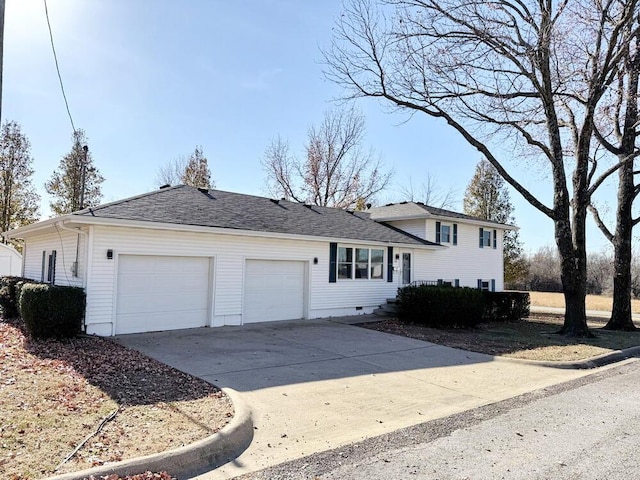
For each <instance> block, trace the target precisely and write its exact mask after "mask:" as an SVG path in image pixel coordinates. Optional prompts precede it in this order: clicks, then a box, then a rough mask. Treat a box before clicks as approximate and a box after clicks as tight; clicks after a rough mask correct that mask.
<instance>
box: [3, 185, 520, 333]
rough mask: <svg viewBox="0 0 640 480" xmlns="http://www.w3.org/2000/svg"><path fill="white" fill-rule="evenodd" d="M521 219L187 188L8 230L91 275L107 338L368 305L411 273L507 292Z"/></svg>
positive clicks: (27, 260) (38, 271)
mask: <svg viewBox="0 0 640 480" xmlns="http://www.w3.org/2000/svg"><path fill="white" fill-rule="evenodd" d="M509 228H512V227H510V226H508V225H502V224H496V223H493V222H487V221H483V220H479V219H476V218H472V217H468V216H464V215H460V214H457V213H454V212H448V211H445V210H438V209H432V208H430V207H427V206H424V205H421V204H416V203H403V204H396V205H388V206H386V207H380V208H375V209H371V210H368V211H365V212H351V211H345V210H340V209H334V208H327V207H317V206H311V205H303V204H300V203H296V202H289V201H285V200H274V199H268V198H262V197H256V196H250V195H242V194H238V193H230V192H223V191H218V190H211V191H209V190H205V189H197V188H192V187H187V186H177V187H168V188H163V189H160V190H157V191H154V192H151V193H147V194H144V195H140V196H137V197H132V198H128V199H124V200H121V201H117V202H113V203H109V204H106V205H102V206H99V207H94V208H88V209H85V210H81V211H78V212H74V213H72V214H69V215H65V216H61V217H58V218H53V219H49V220H45V221H42V222H38V223H35V224H32V225H28V226H25V227H21V228H18V229H16V230H12V231H10V232H6V233H5V235H6V236H8V237H10V238H21V239H23V240H24V253H23V257H24V258H23V275H24V276H25V277H28V278H32V279H35V280H41V281H49V282H52V283H55V284H58V285H75V286H80V287H83V288H84V289H85V291H86V294H87V311H86V317H85V329H86V332H87V333H89V334H97V335H106V336H109V335H117V334H125V333H133V332H145V331H155V330H169V329H178V328H192V327H201V326H213V327H215V326H222V325H241V324H245V323H251V322H263V321H273V320H288V319H300V318H321V317H329V316H338V315H355V314H361V313H370V312H372V311H373V310H374V309H375V308H376V307H377V306H379V305H380V304H381V303H383V302H384V301H385V299H387V298H389V297H394V296H395V295H396V292H397V289H398V287H399V286H402V285H404V284H408V283H411V282H413V281H437V280H442V281H451V282H452V284H456V285H460V286H472V287H478V286H479V287H481V288H486V289H494V290H501V289H502V288H503V280H502V276H503V273H502V271H503V267H502V236H503V232H504V231H505V230H506V229H509Z"/></svg>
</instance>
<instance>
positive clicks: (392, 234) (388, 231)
mask: <svg viewBox="0 0 640 480" xmlns="http://www.w3.org/2000/svg"><path fill="white" fill-rule="evenodd" d="M73 215H74V216H75V215H77V216H92V217H98V218H110V219H120V220H138V221H145V222H160V223H171V224H179V225H197V226H205V227H219V228H229V229H238V230H249V231H256V232H271V233H283V234H293V235H307V236H318V237H330V238H343V239H352V240H365V241H366V240H369V241H376V242H386V243H401V244H410V245H436V244H435V243H432V242H428V241H426V240H422V239H420V238H418V237H415V236H413V235H410V234H407V233H403V232H401V231H399V230H397V229H394V228H391V227H389V226H387V225H385V224H383V223H379V222H376V221H373V220H371V219H370V218H369V214H367V213H364V212H353V213H349V212H347V211H345V210H340V209H337V208H328V207H317V206H305V205H302V204H300V203H296V202H289V201H285V200H280V201H277V202H276V201H274V200H271V199H269V198H264V197H256V196H252V195H244V194H240V193H232V192H224V191H220V190H209V191H208V192H203V191H200V190H198V189H197V188H193V187H188V186H185V185H179V186H176V187H171V188H164V189H161V190H156V191H154V192H151V193H147V194H144V195H139V196H137V197H132V198H127V199H124V200H120V201H117V202H113V203H109V204H105V205H101V206H98V207H93V208H89V209H85V210H81V211H79V212H75V213H74V214H73Z"/></svg>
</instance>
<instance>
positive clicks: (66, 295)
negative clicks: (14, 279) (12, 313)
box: [20, 283, 85, 338]
mask: <svg viewBox="0 0 640 480" xmlns="http://www.w3.org/2000/svg"><path fill="white" fill-rule="evenodd" d="M20 312H21V313H22V318H23V320H24V323H25V326H26V328H27V331H28V332H29V333H30V334H31V335H32V336H34V337H35V338H52V337H53V338H70V337H73V336H75V335H76V334H78V333H80V331H81V328H82V319H83V318H84V312H85V294H84V290H83V289H82V288H79V287H62V286H56V285H49V284H33V283H25V284H24V285H23V286H22V293H21V294H20Z"/></svg>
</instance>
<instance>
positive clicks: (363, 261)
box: [337, 247, 384, 280]
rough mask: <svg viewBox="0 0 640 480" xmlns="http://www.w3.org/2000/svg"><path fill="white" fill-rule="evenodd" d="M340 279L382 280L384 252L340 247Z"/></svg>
mask: <svg viewBox="0 0 640 480" xmlns="http://www.w3.org/2000/svg"><path fill="white" fill-rule="evenodd" d="M337 268H338V279H340V280H349V279H371V280H382V278H383V271H384V250H383V249H378V248H363V247H338V262H337Z"/></svg>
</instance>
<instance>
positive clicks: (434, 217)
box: [371, 213, 520, 230]
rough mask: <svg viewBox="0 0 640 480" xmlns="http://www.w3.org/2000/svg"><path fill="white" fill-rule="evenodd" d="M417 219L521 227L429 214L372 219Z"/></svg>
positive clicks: (379, 220)
mask: <svg viewBox="0 0 640 480" xmlns="http://www.w3.org/2000/svg"><path fill="white" fill-rule="evenodd" d="M416 219H420V220H422V219H424V220H441V221H445V222H449V223H468V224H470V225H479V226H481V227H491V228H499V229H501V230H520V227H517V226H516V225H508V224H506V223H496V222H490V221H485V220H474V219H471V218H459V217H448V216H444V215H432V214H430V213H427V214H425V215H422V214H421V215H402V216H395V217H379V218H375V219H373V218H372V219H371V220H373V221H375V222H395V221H399V220H416Z"/></svg>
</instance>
